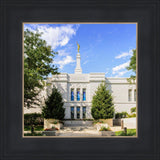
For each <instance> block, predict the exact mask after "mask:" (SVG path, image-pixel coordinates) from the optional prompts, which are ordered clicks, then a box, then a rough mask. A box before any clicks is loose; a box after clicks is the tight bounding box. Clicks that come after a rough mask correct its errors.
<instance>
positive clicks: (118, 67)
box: [112, 61, 130, 74]
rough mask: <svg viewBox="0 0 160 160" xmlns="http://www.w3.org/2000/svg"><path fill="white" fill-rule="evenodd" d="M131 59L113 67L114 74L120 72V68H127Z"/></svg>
mask: <svg viewBox="0 0 160 160" xmlns="http://www.w3.org/2000/svg"><path fill="white" fill-rule="evenodd" d="M129 63H130V61H128V62H126V63H123V64H121V65H118V66H116V67H114V68H112V74H116V73H117V72H119V71H120V70H123V69H125V68H126V67H127V66H129Z"/></svg>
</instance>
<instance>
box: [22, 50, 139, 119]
mask: <svg viewBox="0 0 160 160" xmlns="http://www.w3.org/2000/svg"><path fill="white" fill-rule="evenodd" d="M80 61H81V56H80V53H77V56H76V68H75V72H74V74H67V73H61V74H59V75H53V76H52V77H51V78H48V80H47V81H46V83H48V84H50V85H47V87H45V89H44V90H43V91H42V92H41V104H40V106H35V107H33V108H30V109H27V108H24V113H34V112H41V108H42V106H44V102H45V99H46V98H47V96H48V95H49V94H50V93H51V92H52V87H53V86H55V87H57V88H58V90H59V91H60V92H61V94H62V97H63V101H64V108H65V119H85V118H86V119H91V118H92V115H91V106H92V97H93V95H94V94H95V91H96V90H97V87H98V86H99V85H100V83H102V81H106V83H107V88H106V89H108V90H110V93H111V94H112V97H113V103H114V106H115V112H128V113H129V114H130V109H131V108H132V107H136V84H130V83H129V82H128V81H127V78H108V77H105V73H89V74H83V73H82V68H81V63H80Z"/></svg>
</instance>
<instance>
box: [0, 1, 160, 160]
mask: <svg viewBox="0 0 160 160" xmlns="http://www.w3.org/2000/svg"><path fill="white" fill-rule="evenodd" d="M0 2H1V5H0V6H1V8H0V15H1V19H0V20H1V21H0V34H1V39H0V41H1V43H0V44H1V47H0V53H1V54H0V160H12V159H16V160H18V159H20V160H26V159H30V160H32V159H33V160H36V159H37V160H42V159H44V160H50V159H58V160H61V159H69V160H72V159H73V160H75V159H76V160H78V159H87V160H89V159H92V160H102V159H108V160H113V159H114V160H121V159H123V160H128V159H130V160H133V159H134V160H135V159H136V160H152V159H153V160H160V118H159V117H160V109H159V105H160V100H159V96H160V94H159V81H160V74H159V69H160V65H159V63H158V61H159V59H160V56H159V52H160V47H159V43H160V42H159V37H160V35H159V34H160V32H159V28H160V24H159V19H160V13H159V10H160V3H159V0H134V1H131V0H118V1H117V0H113V1H110V0H108V1H107V0H99V1H98V0H96V1H94V0H93V1H89V0H85V1H82V0H81V1H80V0H77V1H71V0H68V1H64V0H52V1H50V0H22V1H19V0H12V1H11V0H1V1H0ZM23 22H137V23H138V137H136V138H25V139H24V138H23V137H22V103H23V100H22V95H23V87H22V80H23V78H22V77H23V66H22V38H23V37H22V23H23Z"/></svg>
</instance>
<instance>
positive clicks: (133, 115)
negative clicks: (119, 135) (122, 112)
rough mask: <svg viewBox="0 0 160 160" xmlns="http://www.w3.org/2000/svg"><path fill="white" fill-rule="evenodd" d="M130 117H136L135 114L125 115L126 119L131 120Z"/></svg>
mask: <svg viewBox="0 0 160 160" xmlns="http://www.w3.org/2000/svg"><path fill="white" fill-rule="evenodd" d="M132 117H136V113H133V114H127V118H132Z"/></svg>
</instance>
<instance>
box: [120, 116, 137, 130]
mask: <svg viewBox="0 0 160 160" xmlns="http://www.w3.org/2000/svg"><path fill="white" fill-rule="evenodd" d="M121 121H123V126H124V127H127V128H128V129H134V128H137V118H136V117H133V118H122V119H121Z"/></svg>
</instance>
